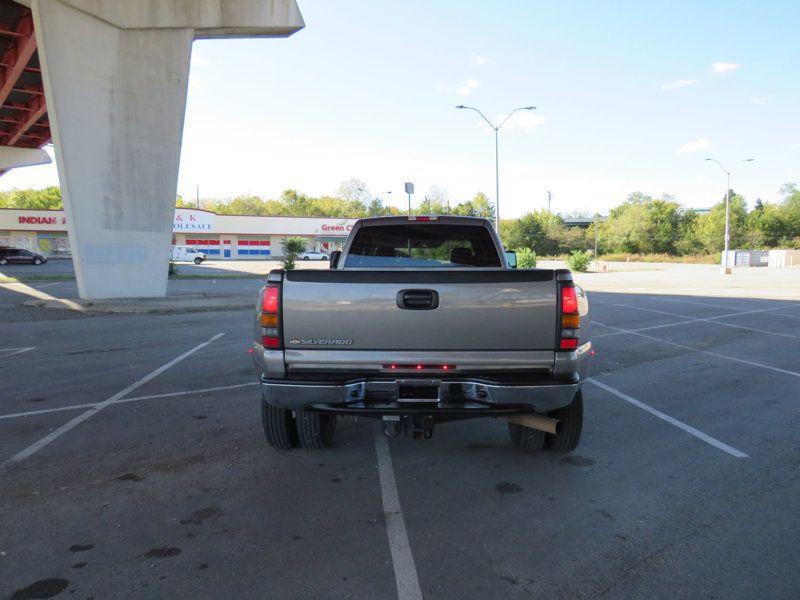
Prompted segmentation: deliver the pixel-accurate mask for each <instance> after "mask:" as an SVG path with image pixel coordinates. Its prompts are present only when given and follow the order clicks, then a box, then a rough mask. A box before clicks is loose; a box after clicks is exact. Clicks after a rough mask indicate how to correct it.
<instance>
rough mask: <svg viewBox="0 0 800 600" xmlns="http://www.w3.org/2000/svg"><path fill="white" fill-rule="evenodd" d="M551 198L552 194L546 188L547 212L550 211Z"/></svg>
mask: <svg viewBox="0 0 800 600" xmlns="http://www.w3.org/2000/svg"><path fill="white" fill-rule="evenodd" d="M552 199H553V196H552V194H550V190H547V212H550V200H552Z"/></svg>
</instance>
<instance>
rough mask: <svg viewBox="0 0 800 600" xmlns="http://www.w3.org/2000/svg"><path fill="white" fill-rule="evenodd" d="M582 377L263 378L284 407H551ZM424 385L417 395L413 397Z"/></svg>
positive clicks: (267, 392) (270, 398)
mask: <svg viewBox="0 0 800 600" xmlns="http://www.w3.org/2000/svg"><path fill="white" fill-rule="evenodd" d="M582 383H583V382H582V381H579V380H578V379H577V378H576V379H575V380H574V381H565V382H547V383H542V384H532V385H501V384H496V383H492V382H487V381H483V380H480V379H468V378H463V379H458V380H439V379H391V380H369V379H359V380H355V381H351V382H348V383H345V384H328V383H320V382H301V381H286V380H283V381H278V380H274V379H273V380H270V379H262V380H261V385H262V389H263V391H264V396H265V398H266V400H267V402H269V404H271V405H273V406H276V407H278V408H284V409H289V410H300V409H302V408H305V407H306V406H309V405H312V404H315V405H327V406H330V407H334V406H337V405H338V406H341V407H342V408H346V407H347V406H348V405H360V406H370V405H372V404H378V405H382V406H389V405H394V406H411V405H413V406H415V407H417V408H419V407H420V406H423V407H424V406H426V405H427V406H430V408H431V409H436V408H437V407H439V406H445V405H447V406H453V405H454V404H455V403H476V402H477V403H480V404H481V405H483V406H495V407H498V408H499V407H502V406H509V405H512V406H522V407H530V408H531V409H532V410H534V411H536V412H546V411H549V410H554V409H556V408H561V407H562V406H567V405H568V404H569V403H570V402H572V399H573V398H574V397H575V394H576V393H577V391H578V390H579V389H580V387H581V385H582ZM415 389H418V390H419V394H418V396H417V397H409V392H411V394H412V396H413V395H414V393H415V392H414V390H415Z"/></svg>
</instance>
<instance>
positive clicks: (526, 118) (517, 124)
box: [495, 110, 547, 133]
mask: <svg viewBox="0 0 800 600" xmlns="http://www.w3.org/2000/svg"><path fill="white" fill-rule="evenodd" d="M505 118H506V115H497V116H496V117H495V121H496V123H498V124H499V123H502V122H503V119H505ZM546 122H547V119H546V118H545V117H543V116H542V115H540V114H537V113H535V112H532V111H529V110H526V111H520V112H518V113H516V114H515V115H514V116H512V117H511V118H510V119H509V120H508V122H507V123H506V124H505V125H503V129H523V130H524V131H525V132H526V133H530V132H532V131H533V130H534V129H536V128H537V127H539V126H541V125H544V124H545V123H546Z"/></svg>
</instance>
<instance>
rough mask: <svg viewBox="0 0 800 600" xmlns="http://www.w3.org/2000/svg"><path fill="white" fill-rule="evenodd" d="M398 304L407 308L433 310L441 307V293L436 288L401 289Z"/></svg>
mask: <svg viewBox="0 0 800 600" xmlns="http://www.w3.org/2000/svg"><path fill="white" fill-rule="evenodd" d="M397 306H399V307H400V308H405V309H407V310H433V309H434V308H438V307H439V293H438V292H435V291H434V290H400V291H399V292H397Z"/></svg>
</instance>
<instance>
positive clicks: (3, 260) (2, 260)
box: [0, 258, 8, 265]
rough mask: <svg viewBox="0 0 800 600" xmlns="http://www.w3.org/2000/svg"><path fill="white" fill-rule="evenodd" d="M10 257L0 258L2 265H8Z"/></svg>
mask: <svg viewBox="0 0 800 600" xmlns="http://www.w3.org/2000/svg"><path fill="white" fill-rule="evenodd" d="M7 264H8V259H7V258H0V265H7Z"/></svg>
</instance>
